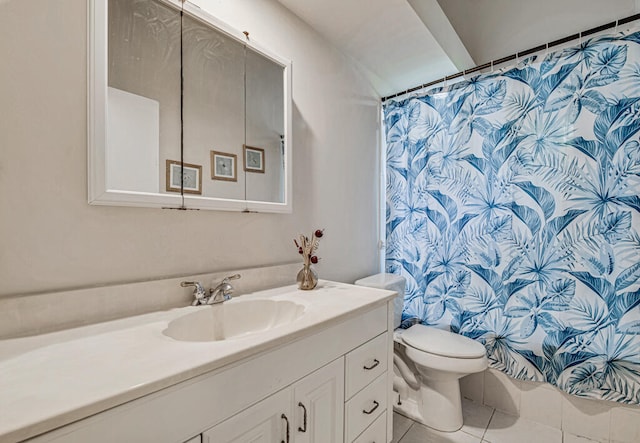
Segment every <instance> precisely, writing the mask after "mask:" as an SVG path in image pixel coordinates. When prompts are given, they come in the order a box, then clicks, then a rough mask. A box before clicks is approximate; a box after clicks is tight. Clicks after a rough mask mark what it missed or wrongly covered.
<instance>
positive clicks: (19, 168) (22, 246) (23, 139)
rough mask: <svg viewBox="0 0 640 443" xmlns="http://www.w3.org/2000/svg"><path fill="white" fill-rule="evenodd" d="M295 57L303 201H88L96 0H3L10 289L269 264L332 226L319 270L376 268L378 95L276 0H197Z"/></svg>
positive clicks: (0, 108) (4, 286)
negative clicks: (270, 206) (262, 209)
mask: <svg viewBox="0 0 640 443" xmlns="http://www.w3.org/2000/svg"><path fill="white" fill-rule="evenodd" d="M197 3H199V5H200V6H201V7H203V8H204V9H207V10H209V11H210V12H212V13H213V14H214V15H217V16H219V17H220V18H221V19H222V20H224V21H226V22H228V23H229V24H230V25H231V26H233V27H235V28H237V29H239V30H248V31H249V32H250V33H251V36H252V38H253V39H254V40H255V41H257V42H260V43H261V44H262V45H264V46H266V47H268V48H270V49H271V50H273V51H274V52H275V53H278V54H280V55H281V56H283V57H285V58H288V59H290V60H292V61H293V98H294V110H293V125H294V127H293V150H294V151H293V157H294V160H293V161H294V174H293V179H294V191H293V192H294V194H293V207H294V212H293V214H291V215H271V214H241V213H225V212H211V211H175V210H158V209H141V208H119V207H104V206H102V207H101V206H89V205H88V204H87V172H86V169H87V167H86V164H87V141H86V140H87V121H86V115H87V114H86V99H87V94H86V77H87V70H86V57H87V38H86V35H87V2H86V1H85V0H56V1H51V0H4V1H1V2H0V54H2V69H0V115H1V116H2V118H0V152H1V153H2V155H0V208H1V209H0V296H9V295H20V294H26V293H33V292H39V291H45V290H47V291H49V290H57V289H64V288H74V287H83V286H93V285H101V284H111V283H118V282H125V281H136V280H145V279H153V278H159V277H168V276H175V275H182V274H195V273H203V272H212V271H220V270H226V269H233V268H240V267H249V266H258V265H268V264H277V263H284V262H289V261H291V260H296V259H297V253H296V251H295V249H294V247H293V242H292V240H291V239H292V238H293V236H294V235H295V234H297V233H298V232H299V231H301V230H308V231H311V229H312V228H315V227H316V226H317V227H324V228H326V236H325V237H324V238H323V239H322V243H321V245H320V250H319V254H318V255H319V256H320V257H321V258H322V261H321V263H320V264H319V266H318V270H319V272H320V275H321V276H322V277H324V278H330V279H335V280H341V281H353V280H355V279H356V278H358V277H362V276H364V275H366V274H369V273H373V272H375V271H376V270H377V253H378V252H377V248H376V242H377V234H376V233H377V226H376V219H377V215H376V203H377V199H378V192H377V180H378V178H377V175H378V174H377V172H376V171H377V166H376V165H377V161H378V160H377V157H378V155H377V152H378V150H377V144H378V140H377V137H378V100H377V97H376V96H375V95H374V94H373V93H372V92H371V88H370V87H369V85H368V84H367V83H366V81H364V80H363V79H362V77H361V76H360V75H359V74H358V72H357V71H356V70H355V68H353V66H352V64H351V63H350V62H349V61H348V60H347V59H346V58H345V57H344V56H342V55H341V54H339V53H338V52H337V51H336V50H334V49H332V47H330V46H329V45H328V44H327V43H326V42H325V41H323V40H322V39H321V38H320V37H319V36H318V35H317V34H316V33H315V32H314V31H312V30H311V29H310V28H309V27H308V26H307V25H306V24H304V23H303V22H302V21H300V20H299V19H298V18H296V17H295V16H294V15H293V14H291V13H289V12H288V11H287V10H286V9H284V8H283V7H282V6H281V5H280V4H279V3H277V2H276V1H275V0H274V1H270V0H218V1H200V2H197Z"/></svg>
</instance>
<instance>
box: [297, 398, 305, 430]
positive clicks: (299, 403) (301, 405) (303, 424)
mask: <svg viewBox="0 0 640 443" xmlns="http://www.w3.org/2000/svg"><path fill="white" fill-rule="evenodd" d="M298 406H300V407H301V408H302V411H303V415H302V426H298V432H307V408H306V407H305V406H304V405H303V404H302V402H301V401H299V402H298Z"/></svg>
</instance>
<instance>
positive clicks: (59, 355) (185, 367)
mask: <svg viewBox="0 0 640 443" xmlns="http://www.w3.org/2000/svg"><path fill="white" fill-rule="evenodd" d="M394 295H395V293H394V292H391V291H384V290H378V289H371V288H365V287H360V286H353V285H347V284H343V283H334V282H327V281H321V282H320V283H319V284H318V287H317V288H316V289H315V290H312V291H300V290H298V289H297V288H296V286H287V287H284V288H277V289H270V290H266V291H259V292H255V293H252V294H245V295H242V296H240V297H238V298H237V300H241V301H246V300H249V299H251V298H271V299H278V300H292V301H295V302H296V303H300V304H303V305H305V312H304V314H303V315H302V316H301V317H300V318H298V319H297V320H295V321H294V322H292V323H290V324H287V325H283V326H280V327H277V328H274V329H271V330H268V331H264V332H260V333H256V334H251V335H247V336H245V337H242V338H235V339H229V340H224V341H214V342H184V341H177V340H174V339H172V338H170V337H168V336H166V335H164V334H163V331H164V330H165V329H166V328H167V325H168V323H169V322H170V321H171V320H173V319H175V318H178V317H180V316H183V315H185V314H187V313H190V312H194V311H195V310H198V309H210V307H185V308H179V309H172V310H170V311H162V312H155V313H151V314H146V315H140V316H136V317H129V318H125V319H121V320H115V321H110V322H105V323H99V324H95V325H90V326H84V327H80V328H75V329H68V330H64V331H59V332H54V333H50V334H43V335H37V336H32V337H24V338H16V339H8V340H1V341H0V442H17V441H21V440H24V439H27V438H30V437H33V436H36V435H39V434H42V433H44V432H47V431H50V430H53V429H55V428H58V427H61V426H64V425H66V424H69V423H71V422H74V421H77V420H79V419H82V418H85V417H88V416H89V415H93V414H96V413H98V412H101V411H104V410H106V409H109V408H112V407H114V406H117V405H120V404H123V403H125V402H128V401H131V400H134V399H136V398H139V397H142V396H144V395H147V394H150V393H152V392H156V391H158V390H160V389H163V388H166V387H169V386H172V385H174V384H176V383H179V382H182V381H184V380H187V379H189V378H192V377H195V376H198V375H201V374H204V373H206V372H209V371H212V370H214V369H218V368H220V367H222V366H225V365H227V364H230V363H232V362H235V361H238V360H240V359H242V358H245V357H248V356H251V355H254V354H257V353H259V352H262V351H265V350H268V349H270V348H274V347H276V346H278V345H280V344H281V343H283V341H284V340H283V338H285V337H286V341H291V340H293V339H297V338H300V337H304V336H307V335H310V334H312V333H314V332H317V331H319V330H321V329H323V328H325V327H328V326H330V325H333V324H336V323H339V322H341V321H344V320H346V319H348V318H349V317H351V316H355V315H358V314H360V313H362V312H366V311H367V310H370V309H373V308H374V307H376V306H380V305H381V304H384V303H386V302H387V301H388V300H390V299H392V298H393V296H394ZM233 302H234V301H233V300H231V301H229V302H226V303H233Z"/></svg>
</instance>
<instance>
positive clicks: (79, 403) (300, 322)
mask: <svg viewBox="0 0 640 443" xmlns="http://www.w3.org/2000/svg"><path fill="white" fill-rule="evenodd" d="M394 295H395V293H393V292H391V291H384V290H377V289H370V288H363V287H357V286H352V285H346V284H341V283H332V282H321V283H320V285H319V288H318V289H316V290H313V291H300V290H298V289H296V287H295V286H290V287H284V288H278V289H272V290H266V291H258V292H255V293H252V294H246V295H243V296H240V297H237V298H236V299H233V300H231V301H229V302H225V303H223V304H222V305H220V306H219V307H217V306H214V307H212V306H204V307H186V308H179V309H173V310H169V311H163V312H156V313H152V314H146V315H140V316H136V317H131V318H127V319H122V320H117V321H112V322H106V323H102V324H97V325H91V326H85V327H81V328H75V329H73V330H67V331H60V332H56V333H51V334H45V335H41V336H33V337H24V338H17V339H11V340H3V341H0V392H2V396H0V410H2V411H3V412H2V414H0V442H17V441H25V440H26V441H29V442H39V443H40V442H87V441H91V442H105V443H106V442H114V441H121V442H168V443H169V442H170V443H181V442H189V443H195V442H200V441H202V442H208V443H213V442H242V441H265V442H278V443H279V442H322V443H327V442H369V443H370V442H374V441H375V442H383V441H387V442H388V441H390V440H391V435H392V429H391V423H392V421H391V419H392V408H391V407H390V404H389V397H390V393H391V388H392V376H393V371H392V370H391V369H390V368H392V340H393V331H392V316H393V305H392V299H393V297H394ZM254 303H257V304H256V306H259V309H256V310H255V312H252V311H251V309H250V307H251V305H252V304H254ZM242 304H244V307H246V308H247V309H245V308H244V307H243V309H238V308H234V307H233V306H234V305H240V306H242ZM267 305H269V306H273V307H274V308H273V309H275V311H273V312H270V311H269V309H266V308H265V306H267ZM292 306H293V307H294V308H295V309H293V308H291V307H292ZM218 308H222V309H224V308H230V309H228V311H229V313H227V314H224V315H227V317H224V315H223V316H222V317H218V318H224V319H223V322H225V324H224V325H223V328H222V329H223V334H222V335H217V336H216V335H210V336H207V335H206V332H203V331H206V329H203V327H202V324H199V323H200V322H201V321H202V320H199V319H198V318H197V317H202V318H207V317H208V318H209V319H210V318H211V316H208V314H207V315H202V314H200V312H206V310H213V309H218ZM233 312H238V313H240V312H246V313H247V314H246V317H245V318H244V319H243V318H242V317H238V316H235V314H233ZM260 312H262V313H263V314H264V316H267V317H269V318H272V320H270V324H259V326H256V327H255V328H253V330H251V329H252V327H251V325H252V324H254V322H259V319H260V317H259V313H260ZM185 319H187V321H185ZM207 321H208V320H207ZM243 321H244V323H242V325H245V326H237V325H236V326H234V324H236V322H243ZM226 323H228V325H227V324H226ZM190 324H192V325H193V326H192V327H191V326H189V325H190ZM247 324H248V325H249V326H246V325H247ZM256 328H257V329H256ZM203 334H204V335H203ZM225 334H226V335H225Z"/></svg>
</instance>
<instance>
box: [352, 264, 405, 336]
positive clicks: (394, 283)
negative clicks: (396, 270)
mask: <svg viewBox="0 0 640 443" xmlns="http://www.w3.org/2000/svg"><path fill="white" fill-rule="evenodd" d="M406 283H407V282H406V280H405V278H404V277H403V276H401V275H397V274H376V275H371V276H369V277H365V278H361V279H360V280H357V281H356V282H355V284H356V285H358V286H367V287H369V288H378V289H387V290H389V291H396V292H397V293H398V296H397V297H396V298H395V299H394V300H393V327H394V329H395V328H397V327H399V326H400V323H402V308H403V304H404V288H405V286H406Z"/></svg>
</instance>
